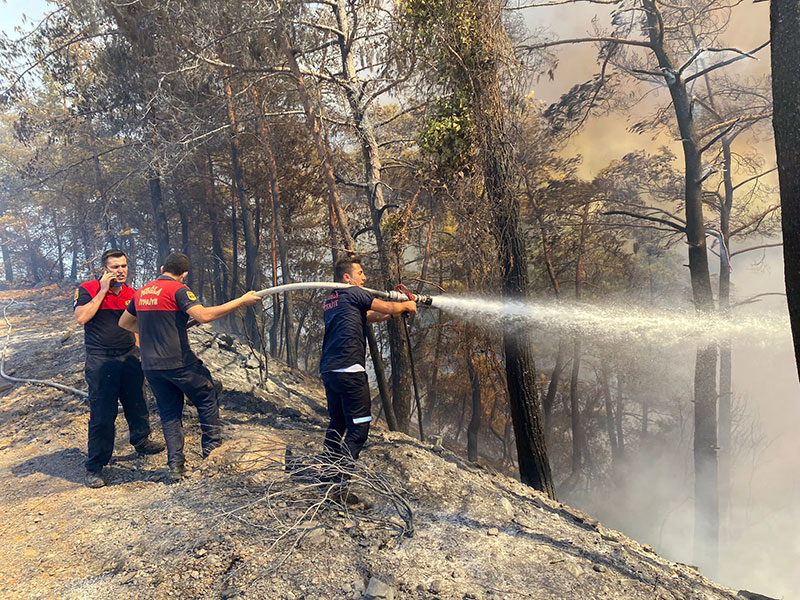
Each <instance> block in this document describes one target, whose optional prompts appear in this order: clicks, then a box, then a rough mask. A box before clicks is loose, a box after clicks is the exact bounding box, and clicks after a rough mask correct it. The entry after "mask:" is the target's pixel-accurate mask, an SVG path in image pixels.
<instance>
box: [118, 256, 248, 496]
mask: <svg viewBox="0 0 800 600" xmlns="http://www.w3.org/2000/svg"><path fill="white" fill-rule="evenodd" d="M189 266H190V265H189V258H188V257H187V256H186V255H185V254H182V253H180V252H175V253H173V254H170V255H169V256H168V257H167V260H166V261H164V265H163V266H162V267H161V276H160V277H159V278H158V279H156V280H155V281H151V282H150V283H148V284H147V285H145V286H143V287H142V288H141V289H140V290H139V291H138V292H136V294H135V295H134V297H133V300H132V301H131V302H130V303H129V304H128V307H127V309H126V310H125V312H124V313H122V316H121V317H120V319H119V325H120V327H122V328H123V329H127V330H128V331H135V332H138V333H139V339H140V345H141V353H142V368H143V369H144V374H145V377H147V381H148V382H149V383H150V388H151V389H152V390H153V394H154V395H155V397H156V403H157V404H158V412H159V413H160V415H161V427H162V429H163V431H164V439H165V440H166V442H167V466H168V467H169V479H170V480H171V481H173V482H177V481H180V480H181V479H182V478H183V475H184V473H185V469H186V467H185V464H186V457H185V456H184V453H183V446H184V436H183V421H182V415H183V396H184V394H186V396H187V397H188V398H189V400H190V401H192V403H193V404H194V406H195V407H196V408H197V417H198V420H199V421H200V430H201V431H202V436H201V447H202V455H203V458H205V457H207V456H208V455H209V454H210V453H211V451H212V450H213V449H214V448H216V447H217V446H219V444H220V439H221V436H220V427H221V426H220V420H219V400H218V398H217V391H216V389H215V388H214V383H213V381H212V379H211V373H209V372H208V369H207V368H206V367H205V366H203V362H202V361H201V360H200V359H199V358H197V356H196V355H195V354H194V352H192V349H191V348H190V347H189V337H188V335H187V333H186V324H187V322H188V320H189V317H191V318H193V319H194V320H195V321H197V322H198V323H209V322H211V321H215V320H217V319H219V318H221V317H224V316H225V315H227V314H228V313H230V312H233V311H234V310H236V309H237V308H239V307H240V306H252V305H254V304H256V303H257V302H260V301H261V298H260V297H258V296H256V295H255V292H247V293H246V294H244V295H243V296H240V297H239V298H236V299H235V300H231V301H230V302H226V303H225V304H220V305H219V306H209V307H205V306H203V305H202V304H200V302H199V301H198V300H197V297H196V296H195V295H194V293H192V290H190V289H189V287H188V286H186V285H184V283H183V282H184V281H185V280H186V276H187V275H188V274H189Z"/></svg>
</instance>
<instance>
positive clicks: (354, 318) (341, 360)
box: [319, 286, 375, 373]
mask: <svg viewBox="0 0 800 600" xmlns="http://www.w3.org/2000/svg"><path fill="white" fill-rule="evenodd" d="M374 299H375V297H374V296H373V295H372V294H370V293H369V292H368V291H366V290H364V289H363V288H360V287H358V286H353V287H349V288H344V289H341V290H334V291H333V293H331V295H330V296H328V299H327V300H325V309H324V315H325V337H324V338H323V340H322V358H321V360H320V364H319V371H320V373H327V372H328V371H335V370H337V369H345V368H347V367H350V366H352V365H361V366H362V367H363V366H364V357H365V356H366V354H367V342H366V336H367V311H368V310H369V309H370V306H372V301H373V300H374Z"/></svg>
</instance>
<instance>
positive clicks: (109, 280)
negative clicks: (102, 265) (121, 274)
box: [100, 269, 119, 292]
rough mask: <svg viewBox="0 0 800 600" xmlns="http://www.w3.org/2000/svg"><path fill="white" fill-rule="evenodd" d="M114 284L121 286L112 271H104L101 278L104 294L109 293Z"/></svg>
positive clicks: (101, 287)
mask: <svg viewBox="0 0 800 600" xmlns="http://www.w3.org/2000/svg"><path fill="white" fill-rule="evenodd" d="M112 284H117V285H119V282H117V278H116V276H115V275H114V274H113V273H112V272H111V271H108V270H106V269H104V270H103V275H102V277H100V289H101V290H102V291H104V292H107V291H108V289H109V288H110V287H111V285H112Z"/></svg>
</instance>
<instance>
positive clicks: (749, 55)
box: [683, 40, 769, 83]
mask: <svg viewBox="0 0 800 600" xmlns="http://www.w3.org/2000/svg"><path fill="white" fill-rule="evenodd" d="M767 46H769V40H767V41H766V42H764V43H763V44H761V45H760V46H758V47H756V48H754V49H753V50H751V51H750V52H741V51H740V50H736V52H740V55H739V56H735V57H734V58H731V59H729V60H724V61H722V62H720V63H716V64H713V65H711V66H710V67H708V68H707V69H703V70H702V71H698V72H697V73H693V74H692V75H690V76H689V77H687V78H686V79H684V81H683V82H684V83H689V82H690V81H691V80H692V79H697V78H698V77H702V76H703V75H705V74H707V73H710V72H711V71H715V70H717V69H721V68H722V67H727V66H728V65H729V64H731V63H735V62H737V61H740V60H742V59H743V58H752V59H756V57H755V56H753V55H754V54H755V53H756V52H758V51H759V50H761V49H763V48H766V47H767ZM756 60H757V59H756Z"/></svg>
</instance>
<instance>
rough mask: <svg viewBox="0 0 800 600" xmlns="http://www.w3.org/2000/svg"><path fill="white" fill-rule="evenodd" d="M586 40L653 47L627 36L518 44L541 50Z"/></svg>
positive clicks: (524, 47)
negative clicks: (526, 44) (528, 44)
mask: <svg viewBox="0 0 800 600" xmlns="http://www.w3.org/2000/svg"><path fill="white" fill-rule="evenodd" d="M585 42H592V43H595V44H597V43H616V44H622V45H623V46H639V47H641V48H652V44H651V43H650V42H647V41H644V40H631V39H627V38H618V37H603V36H601V37H587V38H572V39H569V40H554V41H552V42H542V43H541V44H533V45H530V46H518V48H520V49H522V50H528V51H532V50H541V49H542V48H551V47H553V46H563V45H564V44H583V43H585Z"/></svg>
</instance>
